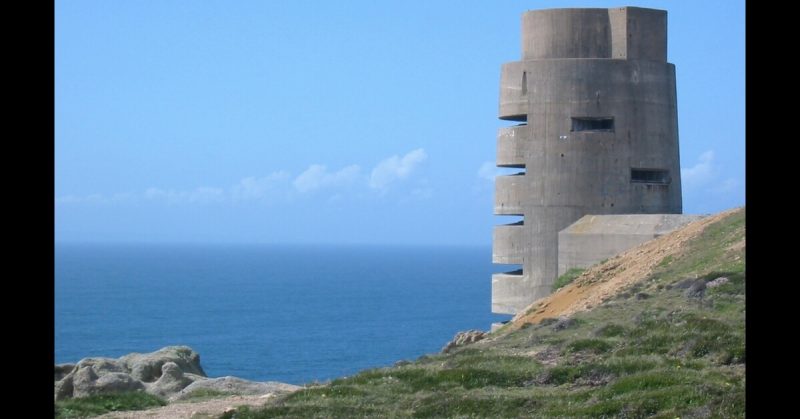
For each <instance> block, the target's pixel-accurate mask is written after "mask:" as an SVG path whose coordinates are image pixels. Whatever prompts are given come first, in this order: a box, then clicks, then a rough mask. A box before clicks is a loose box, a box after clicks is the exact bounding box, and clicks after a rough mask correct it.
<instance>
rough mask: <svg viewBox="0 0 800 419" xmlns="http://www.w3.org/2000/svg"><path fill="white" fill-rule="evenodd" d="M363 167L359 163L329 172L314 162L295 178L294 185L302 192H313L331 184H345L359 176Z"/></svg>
mask: <svg viewBox="0 0 800 419" xmlns="http://www.w3.org/2000/svg"><path fill="white" fill-rule="evenodd" d="M360 171H361V168H360V167H359V166H358V165H355V164H353V165H350V166H347V167H345V168H343V169H341V170H339V171H338V172H328V169H327V168H326V167H325V166H323V165H321V164H312V165H311V166H309V167H308V169H306V171H305V172H303V173H301V174H300V175H299V176H297V178H295V180H294V182H292V183H293V184H294V187H295V188H296V189H297V190H298V191H299V192H300V193H305V192H311V191H313V190H316V189H320V188H324V187H329V186H345V185H348V184H351V183H353V181H355V180H356V178H358V174H359V173H360Z"/></svg>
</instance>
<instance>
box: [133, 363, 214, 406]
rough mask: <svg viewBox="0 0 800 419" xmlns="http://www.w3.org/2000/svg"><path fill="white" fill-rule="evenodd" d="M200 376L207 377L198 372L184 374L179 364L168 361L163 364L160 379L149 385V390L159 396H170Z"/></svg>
mask: <svg viewBox="0 0 800 419" xmlns="http://www.w3.org/2000/svg"><path fill="white" fill-rule="evenodd" d="M198 378H199V379H203V380H205V379H206V378H204V377H200V376H199V375H196V374H184V373H183V371H181V369H180V367H179V366H178V364H176V363H174V362H167V363H165V364H164V365H162V366H161V377H159V378H158V381H156V382H155V383H152V384H149V385H147V392H148V393H150V394H153V395H156V396H159V397H163V398H169V397H170V396H172V395H174V394H176V393H178V392H180V391H181V390H183V389H184V388H186V386H188V385H189V384H192V383H193V382H194V381H196V380H197V379H198Z"/></svg>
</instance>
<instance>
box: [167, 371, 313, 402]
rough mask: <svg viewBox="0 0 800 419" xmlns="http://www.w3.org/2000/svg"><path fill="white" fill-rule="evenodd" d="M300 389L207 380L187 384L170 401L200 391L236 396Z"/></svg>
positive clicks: (238, 380)
mask: <svg viewBox="0 0 800 419" xmlns="http://www.w3.org/2000/svg"><path fill="white" fill-rule="evenodd" d="M301 388H302V387H300V386H295V385H292V384H286V383H279V382H276V381H265V382H260V381H248V380H243V379H241V378H237V377H231V376H228V377H220V378H208V379H205V380H199V381H195V382H193V383H192V384H189V385H188V386H187V387H186V388H184V389H183V390H181V392H180V393H178V394H176V395H175V396H173V397H171V400H182V399H185V398H187V397H190V395H191V393H192V392H194V391H197V390H200V389H204V390H212V391H218V392H221V393H231V394H237V395H242V396H244V395H256V394H270V393H271V394H275V395H278V394H285V393H291V392H293V391H296V390H299V389H301Z"/></svg>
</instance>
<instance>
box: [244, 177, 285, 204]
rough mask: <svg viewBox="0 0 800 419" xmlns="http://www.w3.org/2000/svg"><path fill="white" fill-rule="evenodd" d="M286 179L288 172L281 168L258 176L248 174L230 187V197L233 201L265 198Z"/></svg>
mask: <svg viewBox="0 0 800 419" xmlns="http://www.w3.org/2000/svg"><path fill="white" fill-rule="evenodd" d="M288 179H289V173H288V172H285V171H283V170H280V171H277V172H272V173H270V174H269V175H267V176H264V177H260V178H257V177H255V176H249V177H246V178H243V179H242V180H240V181H239V183H237V184H236V185H233V186H232V187H231V197H232V198H233V200H234V201H248V200H261V199H266V198H269V197H270V195H271V194H272V193H274V192H276V190H277V189H278V188H280V187H281V186H282V185H283V184H285V183H286V182H287V181H288Z"/></svg>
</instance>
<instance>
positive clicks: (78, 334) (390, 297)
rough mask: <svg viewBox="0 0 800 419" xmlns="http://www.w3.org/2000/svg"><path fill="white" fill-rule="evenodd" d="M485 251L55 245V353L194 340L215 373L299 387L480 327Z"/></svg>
mask: <svg viewBox="0 0 800 419" xmlns="http://www.w3.org/2000/svg"><path fill="white" fill-rule="evenodd" d="M491 254H492V252H491V247H490V246H474V247H469V246H453V247H424V246H367V245H350V246H307V245H297V246H286V245H281V246H278V245H222V244H218V245H172V244H170V245H167V244H135V245H134V244H114V245H109V244H56V245H55V358H56V362H57V363H64V362H76V361H78V360H80V359H81V358H84V357H88V356H104V357H115V358H116V357H119V356H121V355H124V354H127V353H130V352H151V351H154V350H157V349H159V348H162V347H164V346H168V345H188V346H190V347H192V348H193V349H194V350H195V351H197V352H198V353H199V354H200V357H201V363H202V365H203V368H204V369H205V371H206V373H207V374H208V375H209V376H211V377H218V376H225V375H233V376H237V377H241V378H245V379H249V380H259V381H267V380H274V381H282V382H287V383H292V384H304V383H309V382H313V381H326V380H330V379H333V378H336V377H341V376H347V375H352V374H354V373H356V372H358V371H360V370H363V369H366V368H373V367H381V366H389V365H391V364H393V363H394V362H396V361H398V360H401V359H407V360H412V359H416V358H417V357H419V356H420V355H423V354H426V353H431V352H437V351H439V350H440V349H441V347H442V346H443V345H444V344H445V343H446V342H447V341H449V340H450V339H451V338H452V337H453V335H454V334H455V333H456V332H458V331H461V330H467V329H481V330H488V328H489V327H490V325H491V323H492V322H495V321H501V320H506V319H508V317H509V316H499V315H493V314H491V307H490V300H491V274H492V273H493V272H501V271H503V270H508V269H505V268H506V267H504V266H498V265H493V264H492V263H491Z"/></svg>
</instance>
